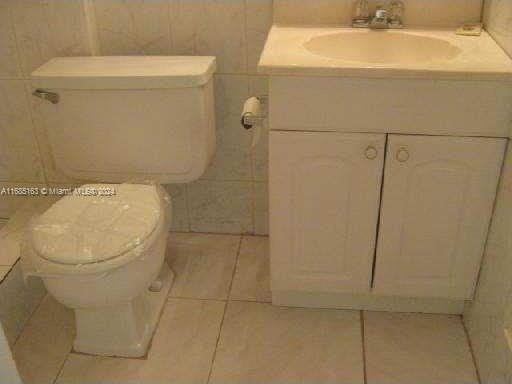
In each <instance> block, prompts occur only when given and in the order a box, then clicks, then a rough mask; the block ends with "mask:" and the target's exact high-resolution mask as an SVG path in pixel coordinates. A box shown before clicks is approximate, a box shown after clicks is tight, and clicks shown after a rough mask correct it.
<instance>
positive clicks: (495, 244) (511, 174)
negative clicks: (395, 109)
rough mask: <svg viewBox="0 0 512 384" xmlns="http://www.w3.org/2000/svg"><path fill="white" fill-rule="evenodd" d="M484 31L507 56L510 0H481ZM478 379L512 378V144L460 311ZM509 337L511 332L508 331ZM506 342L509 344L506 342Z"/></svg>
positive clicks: (485, 383) (486, 382)
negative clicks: (474, 281)
mask: <svg viewBox="0 0 512 384" xmlns="http://www.w3.org/2000/svg"><path fill="white" fill-rule="evenodd" d="M484 9H485V13H484V22H485V25H486V28H487V30H488V31H489V33H490V34H491V35H492V36H493V37H494V38H495V40H496V41H497V42H498V44H500V45H501V46H502V47H503V48H504V49H505V50H506V51H507V53H508V54H509V55H512V2H510V1H509V0H486V2H485V7H484ZM464 322H465V323H466V327H467V329H468V332H469V335H470V337H471V341H472V344H473V350H474V353H475V359H476V363H477V366H478V369H479V371H480V376H481V382H482V384H491V383H492V384H501V383H510V382H512V340H510V341H509V342H508V343H507V340H506V338H505V329H509V330H512V147H511V146H510V144H509V149H508V152H507V156H506V159H505V165H504V168H503V173H502V178H501V183H500V187H499V191H498V198H497V201H496V206H495V209H494V218H493V222H492V225H491V230H490V233H489V238H488V241H487V247H486V251H485V256H484V261H483V265H482V271H481V272H480V279H479V282H478V287H477V291H476V296H475V300H474V301H473V302H472V303H471V304H470V305H468V307H467V309H466V312H465V314H464ZM511 336H512V335H511ZM509 343H510V344H509Z"/></svg>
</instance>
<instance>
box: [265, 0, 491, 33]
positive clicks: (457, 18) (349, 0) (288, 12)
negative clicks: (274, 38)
mask: <svg viewBox="0 0 512 384" xmlns="http://www.w3.org/2000/svg"><path fill="white" fill-rule="evenodd" d="M375 1H376V0H370V7H371V8H373V7H374V6H375ZM403 2H404V5H405V12H404V24H406V25H409V26H430V27H455V26H458V25H460V24H461V23H463V22H467V21H478V20H480V12H481V7H482V0H449V1H447V0H428V1H426V0H403ZM353 9H354V0H274V21H275V22H276V23H279V24H344V25H349V24H350V23H351V20H352V15H353Z"/></svg>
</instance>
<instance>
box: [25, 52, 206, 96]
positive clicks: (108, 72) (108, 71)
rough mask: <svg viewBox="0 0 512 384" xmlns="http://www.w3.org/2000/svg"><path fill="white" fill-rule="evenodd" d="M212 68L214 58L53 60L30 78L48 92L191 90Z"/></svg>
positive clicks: (122, 57)
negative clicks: (150, 89) (152, 89)
mask: <svg viewBox="0 0 512 384" xmlns="http://www.w3.org/2000/svg"><path fill="white" fill-rule="evenodd" d="M215 69H216V63H215V57H213V56H87V57H56V58H53V59H51V60H50V61H48V62H47V63H45V64H43V65H42V66H40V67H39V68H38V69H36V70H35V71H34V72H32V74H31V79H32V85H33V86H34V87H36V88H50V89H148V88H190V87H200V86H202V85H203V84H206V83H207V82H208V81H209V80H210V79H211V77H212V75H213V73H214V72H215Z"/></svg>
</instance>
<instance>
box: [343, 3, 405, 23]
mask: <svg viewBox="0 0 512 384" xmlns="http://www.w3.org/2000/svg"><path fill="white" fill-rule="evenodd" d="M403 11H404V4H403V3H402V1H400V0H393V1H392V2H391V3H390V4H389V10H388V9H386V8H385V7H384V6H382V5H377V7H376V9H375V13H374V14H373V16H370V12H369V6H368V0H357V1H356V7H355V14H354V17H353V18H352V27H354V28H371V29H388V28H403V24H402V14H403Z"/></svg>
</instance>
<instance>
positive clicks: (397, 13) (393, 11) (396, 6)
mask: <svg viewBox="0 0 512 384" xmlns="http://www.w3.org/2000/svg"><path fill="white" fill-rule="evenodd" d="M403 13H404V3H403V2H402V1H401V0H394V1H392V2H391V4H390V5H389V24H390V27H391V28H402V26H403V25H402V17H403Z"/></svg>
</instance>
